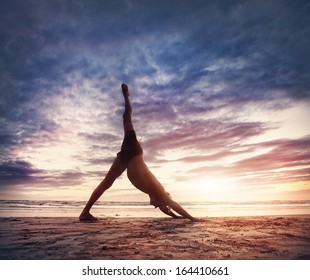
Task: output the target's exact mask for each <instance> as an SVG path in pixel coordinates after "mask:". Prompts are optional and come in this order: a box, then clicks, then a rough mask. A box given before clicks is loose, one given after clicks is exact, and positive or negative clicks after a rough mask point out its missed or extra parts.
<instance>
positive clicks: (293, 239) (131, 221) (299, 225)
mask: <svg viewBox="0 0 310 280" xmlns="http://www.w3.org/2000/svg"><path fill="white" fill-rule="evenodd" d="M203 219H204V221H202V222H197V223H193V222H190V221H188V220H185V219H176V220H174V219H171V218H134V217H130V218H124V217H104V218H101V219H100V221H99V222H98V223H85V222H80V221H79V220H78V218H72V217H68V218H58V217H57V218H56V217H37V218H36V217H21V218H16V217H12V218H0V224H1V227H0V259H2V260H3V259H13V260H14V259H16V260H18V259H31V260H39V259H46V260H62V259H64V260H65V259H73V260H74V259H87V260H94V259H100V260H133V259H134V260H165V259H166V260H205V259H207V260H212V259H214V260H298V259H306V260H309V259H310V215H287V216H278V215H276V216H275V215H272V216H271V215H270V216H242V217H207V218H203Z"/></svg>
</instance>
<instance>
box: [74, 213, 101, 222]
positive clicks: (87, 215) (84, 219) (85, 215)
mask: <svg viewBox="0 0 310 280" xmlns="http://www.w3.org/2000/svg"><path fill="white" fill-rule="evenodd" d="M79 220H80V221H81V222H99V219H97V218H96V217H94V216H93V215H92V214H90V213H81V215H80V217H79Z"/></svg>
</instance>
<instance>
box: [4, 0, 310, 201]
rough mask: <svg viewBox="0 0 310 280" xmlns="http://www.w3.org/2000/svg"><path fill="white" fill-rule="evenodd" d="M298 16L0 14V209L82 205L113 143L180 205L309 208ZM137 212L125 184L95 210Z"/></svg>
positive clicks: (233, 9) (284, 9)
mask: <svg viewBox="0 0 310 280" xmlns="http://www.w3.org/2000/svg"><path fill="white" fill-rule="evenodd" d="M309 14H310V2H309V1H296V0H291V1H289V0H279V1H276V0H270V1H267V0H266V1H262V0H253V1H241V0H240V1H224V0H217V1H215V0H214V1H196V0H190V1H182V0H180V1H155V0H154V1H142V0H141V1H134V0H132V1H129V0H128V1H125V0H124V1H116V0H111V1H100V0H89V1H82V0H72V1H67V0H58V1H57V0H56V1H55V0H53V1H52V0H51V1H48V0H46V1H25V0H20V1H17V0H2V1H0V75H1V79H0V199H57V200H87V199H88V198H89V196H90V194H91V192H92V190H93V189H94V188H95V187H96V186H97V185H98V183H99V182H100V181H101V180H102V179H103V178H104V176H105V174H106V172H107V171H108V169H109V167H110V165H111V163H112V162H113V160H114V157H115V156H116V153H117V152H118V151H119V150H120V145H121V142H122V138H123V128H122V114H123V98H122V94H121V88H120V86H121V84H122V83H123V82H124V83H127V84H128V85H129V89H130V92H131V101H132V106H133V112H134V116H133V119H134V125H135V129H136V132H137V135H138V139H139V141H140V142H141V145H142V147H143V149H144V158H145V161H146V163H147V165H148V166H149V168H150V170H151V171H152V172H153V173H154V174H155V175H156V176H157V177H158V179H159V181H160V182H162V184H163V185H164V186H165V187H166V189H167V190H168V191H169V192H170V193H171V195H172V197H174V198H175V199H176V200H179V201H260V200H275V199H279V200H283V199H296V200H300V199H310V125H309V122H310V117H309V116H310V114H309V108H310V107H309V106H310V66H309V65H310V63H309V61H310V52H309V46H310V18H309ZM101 199H102V200H115V201H116V200H117V201H146V200H147V197H146V196H145V194H141V193H139V191H137V190H136V189H135V188H134V187H133V186H132V185H131V183H130V182H129V181H128V179H127V177H126V174H125V173H124V174H123V175H122V176H121V177H120V179H118V180H117V181H116V182H115V184H114V185H113V187H112V188H111V189H110V190H108V191H107V192H106V193H105V195H104V196H103V197H102V198H101Z"/></svg>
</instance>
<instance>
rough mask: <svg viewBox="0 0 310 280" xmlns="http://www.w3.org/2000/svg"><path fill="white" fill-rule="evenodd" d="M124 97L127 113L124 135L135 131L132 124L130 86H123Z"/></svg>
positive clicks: (124, 117) (124, 119)
mask: <svg viewBox="0 0 310 280" xmlns="http://www.w3.org/2000/svg"><path fill="white" fill-rule="evenodd" d="M122 91H123V96H124V99H125V112H124V114H123V125H124V133H125V134H126V132H127V131H129V130H133V129H134V128H133V123H132V108H131V104H130V100H129V91H128V86H127V85H126V84H122Z"/></svg>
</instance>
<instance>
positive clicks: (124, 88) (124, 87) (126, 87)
mask: <svg viewBox="0 0 310 280" xmlns="http://www.w3.org/2000/svg"><path fill="white" fill-rule="evenodd" d="M122 91H123V95H124V96H129V91H128V86H127V85H126V84H122Z"/></svg>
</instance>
